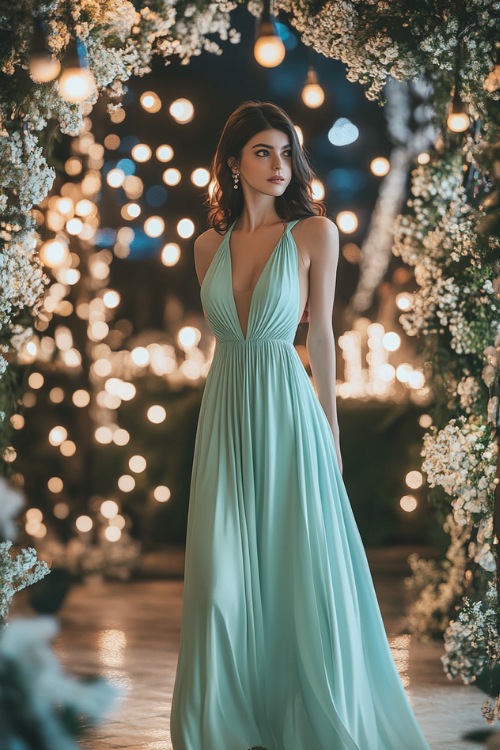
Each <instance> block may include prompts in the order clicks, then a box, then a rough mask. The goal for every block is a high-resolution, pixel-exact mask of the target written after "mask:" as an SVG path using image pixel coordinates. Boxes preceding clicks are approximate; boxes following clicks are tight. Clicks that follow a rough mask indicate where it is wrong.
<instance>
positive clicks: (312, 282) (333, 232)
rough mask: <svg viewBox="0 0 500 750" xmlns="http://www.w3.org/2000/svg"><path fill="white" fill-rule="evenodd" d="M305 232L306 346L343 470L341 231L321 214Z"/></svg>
mask: <svg viewBox="0 0 500 750" xmlns="http://www.w3.org/2000/svg"><path fill="white" fill-rule="evenodd" d="M304 224H306V222H304ZM302 234H303V237H304V241H305V244H306V246H307V250H308V251H309V257H310V260H311V263H310V267H309V330H308V334H307V339H306V348H307V353H308V356H309V362H310V365H311V371H312V375H313V379H314V383H315V386H316V391H317V394H318V400H319V402H320V403H321V406H322V407H323V411H324V412H325V414H326V417H327V419H328V422H329V424H330V427H331V428H332V432H333V437H334V442H335V447H336V450H337V457H338V462H339V467H340V471H341V472H342V456H341V452H340V432H339V425H338V420H337V398H336V354H335V337H334V332H333V323H332V318H333V302H334V299H335V284H336V278H337V267H338V260H339V233H338V229H337V227H336V226H335V224H334V223H333V222H332V221H330V220H329V219H327V218H326V217H320V216H318V217H314V218H311V219H310V220H309V221H307V226H304V228H303V233H302Z"/></svg>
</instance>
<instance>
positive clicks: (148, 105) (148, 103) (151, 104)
mask: <svg viewBox="0 0 500 750" xmlns="http://www.w3.org/2000/svg"><path fill="white" fill-rule="evenodd" d="M140 102H141V106H142V108H143V109H145V110H146V112H151V114H154V113H155V112H159V111H160V109H161V99H160V97H159V96H158V94H155V92H154V91H145V92H144V93H143V94H141V99H140Z"/></svg>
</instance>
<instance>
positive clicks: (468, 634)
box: [441, 582, 500, 724]
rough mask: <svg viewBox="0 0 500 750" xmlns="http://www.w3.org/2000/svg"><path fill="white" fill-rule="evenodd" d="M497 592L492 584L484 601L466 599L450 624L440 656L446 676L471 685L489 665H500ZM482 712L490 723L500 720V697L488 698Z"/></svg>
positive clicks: (492, 583)
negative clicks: (443, 651)
mask: <svg viewBox="0 0 500 750" xmlns="http://www.w3.org/2000/svg"><path fill="white" fill-rule="evenodd" d="M497 613H498V609H497V591H496V587H495V585H494V582H491V583H490V585H489V587H488V590H487V591H486V595H485V597H484V600H482V601H476V602H473V601H471V600H470V598H469V597H467V596H465V597H464V598H463V600H462V606H461V609H460V612H459V615H458V617H457V618H456V619H455V620H452V621H451V622H450V624H449V625H448V627H447V629H446V632H445V635H444V638H445V653H444V655H443V656H442V657H441V661H442V663H443V667H444V670H445V673H446V675H447V677H448V678H449V679H450V680H451V679H453V678H454V677H460V678H461V679H462V681H463V682H464V683H465V684H466V685H468V684H471V683H474V682H475V681H476V679H477V677H478V676H479V675H481V674H482V673H483V672H484V671H485V670H486V669H487V668H488V667H489V665H490V664H498V663H499V662H500V633H499V632H498V614H497ZM482 713H483V716H484V718H485V719H486V721H487V722H488V723H489V724H492V723H493V722H494V721H495V719H500V697H497V698H496V699H494V700H493V701H491V700H490V699H489V698H487V699H486V700H485V701H484V703H483V706H482Z"/></svg>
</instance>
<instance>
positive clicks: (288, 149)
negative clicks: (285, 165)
mask: <svg viewBox="0 0 500 750" xmlns="http://www.w3.org/2000/svg"><path fill="white" fill-rule="evenodd" d="M283 156H286V157H288V158H291V156H292V149H291V148H287V150H286V151H284V152H283Z"/></svg>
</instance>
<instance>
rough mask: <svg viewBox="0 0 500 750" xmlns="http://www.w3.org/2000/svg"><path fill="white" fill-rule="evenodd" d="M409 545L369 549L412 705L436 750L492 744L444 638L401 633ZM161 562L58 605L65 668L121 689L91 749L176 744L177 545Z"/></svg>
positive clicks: (473, 691)
mask: <svg viewBox="0 0 500 750" xmlns="http://www.w3.org/2000/svg"><path fill="white" fill-rule="evenodd" d="M411 551H412V550H410V549H407V548H397V549H391V550H374V551H373V552H370V551H368V556H369V560H370V566H371V569H372V572H373V577H374V582H375V587H376V590H377V595H378V597H379V601H380V606H381V609H382V614H383V616H384V622H385V625H386V630H387V633H388V637H389V642H390V645H391V649H392V652H393V655H394V658H395V661H396V664H397V667H398V670H399V672H400V675H401V678H402V680H403V684H404V686H405V688H406V690H407V693H408V696H409V699H410V702H411V704H412V706H413V708H414V711H415V713H416V715H417V718H418V720H419V722H420V724H421V726H422V729H423V732H424V734H425V736H426V738H427V740H428V742H429V744H430V746H431V748H432V750H480V749H481V748H488V750H493V748H495V750H497V749H498V748H500V743H499V741H498V726H497V727H496V729H497V732H496V733H494V732H493V730H492V728H491V727H488V726H487V725H486V724H485V722H484V720H483V719H482V717H481V711H480V707H481V703H482V701H483V700H484V695H483V694H482V693H481V692H480V691H479V690H478V689H477V688H475V687H466V686H464V685H462V684H461V683H460V682H450V681H449V680H447V678H446V677H445V675H444V673H443V671H442V669H441V665H440V662H439V657H440V655H441V653H442V646H441V645H440V644H438V643H434V644H424V643H419V642H416V641H415V639H412V638H411V636H409V635H408V634H405V633H404V632H403V633H402V632H401V624H402V615H403V611H404V606H405V604H406V603H407V601H408V593H407V592H406V590H405V588H404V585H403V578H404V575H405V574H406V573H407V568H406V563H405V560H406V557H407V555H408V554H409V552H411ZM166 568H169V569H168V573H169V575H170V577H169V578H168V579H163V580H162V579H156V580H155V579H151V578H149V579H148V580H137V581H134V582H133V583H103V582H101V581H99V580H93V581H88V582H87V583H86V584H84V585H80V586H76V587H75V588H73V589H72V591H70V593H69V595H68V597H67V599H66V601H65V603H64V606H63V608H62V610H61V612H60V615H59V620H60V625H61V629H60V634H59V636H58V638H57V641H56V644H55V648H56V650H57V652H58V654H59V656H60V659H61V661H62V662H63V664H64V665H65V666H66V668H67V669H68V670H69V671H71V672H72V673H74V674H80V675H83V674H95V673H99V674H101V675H104V676H105V677H106V678H108V679H109V680H110V681H111V682H112V683H113V684H115V685H117V686H118V687H119V688H120V689H121V690H122V697H121V698H120V699H119V700H118V703H117V705H116V706H115V709H114V711H113V713H112V714H110V716H109V717H108V720H107V722H106V723H104V724H103V725H101V726H100V727H99V728H98V729H96V730H93V731H92V733H91V734H90V735H88V736H87V738H86V739H85V740H83V741H82V742H81V745H82V747H84V748H86V749H87V750H114V749H116V748H124V749H125V748H126V749H127V750H171V748H172V745H171V743H170V737H169V732H168V726H169V715H170V702H171V695H172V689H173V684H174V677H175V667H176V660H177V649H178V642H179V624H180V614H181V603H182V579H181V577H180V575H181V573H182V570H181V568H182V557H181V556H180V555H179V554H178V552H177V554H174V555H173V556H170V557H169V559H168V561H167V562H166V565H165V569H166ZM176 576H177V577H176ZM14 614H15V613H14ZM488 734H489V735H490V738H489V740H488V741H487V740H486V736H487V735H488ZM497 743H499V744H497ZM214 750H215V749H214ZM304 750H313V748H305V749H304ZM332 750H334V748H332ZM391 750H393V749H392V748H391ZM394 750H396V749H394ZM397 750H411V749H410V748H401V749H399V748H398V749H397Z"/></svg>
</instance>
